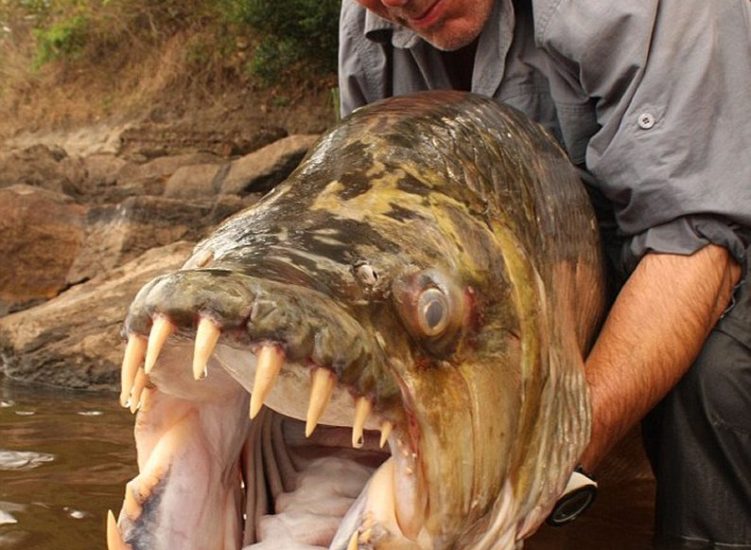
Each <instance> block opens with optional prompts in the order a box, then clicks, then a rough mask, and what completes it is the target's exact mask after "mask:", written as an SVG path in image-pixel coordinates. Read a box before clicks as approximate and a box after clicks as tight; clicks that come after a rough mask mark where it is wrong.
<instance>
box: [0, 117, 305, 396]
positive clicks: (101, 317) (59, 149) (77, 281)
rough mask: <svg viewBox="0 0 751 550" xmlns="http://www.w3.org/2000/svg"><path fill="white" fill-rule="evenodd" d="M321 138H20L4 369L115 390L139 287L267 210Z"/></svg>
mask: <svg viewBox="0 0 751 550" xmlns="http://www.w3.org/2000/svg"><path fill="white" fill-rule="evenodd" d="M316 139H317V134H294V135H287V131H286V130H285V129H283V128H280V127H258V128H256V129H255V130H253V131H252V132H248V133H242V134H238V133H232V134H228V133H221V132H214V133H212V132H208V131H207V132H203V131H199V132H197V131H195V130H193V131H190V132H186V131H180V129H179V128H178V129H175V128H153V127H152V128H150V129H149V130H148V131H145V130H144V129H143V128H140V129H139V128H137V127H133V126H129V125H123V126H120V127H117V128H110V127H91V128H88V129H84V130H80V131H78V132H76V133H68V134H59V135H52V136H50V135H48V136H46V137H45V138H38V139H36V140H35V139H33V138H29V137H26V138H23V139H16V140H15V141H8V142H6V144H5V145H4V146H3V148H2V150H0V234H2V239H0V255H1V257H2V258H3V265H2V269H0V371H2V372H3V373H4V374H5V375H6V376H8V377H10V378H13V379H17V380H22V381H28V382H35V383H41V384H46V385H52V386H59V387H66V388H86V389H115V388H116V387H117V385H118V383H119V369H120V361H121V356H122V350H123V345H122V341H121V336H120V328H121V324H122V321H123V318H124V316H125V313H126V311H127V307H128V304H129V303H130V301H131V299H132V298H133V296H134V295H135V293H136V292H137V290H138V289H139V288H140V287H141V285H143V284H144V283H145V282H146V281H148V280H149V279H151V278H153V277H154V276H155V275H157V274H158V273H161V272H164V271H168V270H170V269H175V268H177V267H179V266H180V265H181V264H182V262H183V261H184V260H185V259H186V258H187V257H188V255H189V254H190V251H191V249H192V247H193V245H194V244H195V243H196V242H198V241H199V240H200V239H201V238H203V237H204V236H206V235H207V234H208V233H209V232H210V231H211V230H212V229H213V228H214V227H216V225H217V224H218V223H220V222H221V221H222V220H223V219H225V218H226V217H228V216H230V215H231V214H233V213H234V212H237V211H239V210H240V209H242V208H245V207H247V206H249V205H251V204H253V203H254V202H256V201H257V200H258V199H259V198H260V196H262V195H263V194H264V193H265V192H267V191H268V190H269V189H271V188H272V187H273V186H274V185H276V184H277V183H278V182H280V181H282V180H283V179H284V178H286V176H287V175H288V174H289V173H290V172H291V171H292V170H293V169H294V167H295V166H296V165H297V164H298V163H299V162H300V160H301V159H302V157H303V156H304V154H305V153H306V151H307V150H308V149H309V148H310V146H311V145H312V144H313V143H314V141H315V140H316Z"/></svg>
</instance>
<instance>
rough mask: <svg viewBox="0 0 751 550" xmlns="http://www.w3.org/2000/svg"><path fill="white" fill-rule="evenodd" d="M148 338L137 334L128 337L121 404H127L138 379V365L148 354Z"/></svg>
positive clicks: (121, 377)
mask: <svg viewBox="0 0 751 550" xmlns="http://www.w3.org/2000/svg"><path fill="white" fill-rule="evenodd" d="M146 342H147V340H146V338H144V337H143V336H139V335H137V334H131V335H130V336H129V337H128V345H126V346H125V356H124V357H123V366H122V369H121V371H120V405H122V406H123V407H126V406H127V402H128V396H129V395H130V390H131V388H133V382H134V381H135V379H136V373H137V372H138V367H140V366H141V363H142V362H143V358H144V356H145V355H146Z"/></svg>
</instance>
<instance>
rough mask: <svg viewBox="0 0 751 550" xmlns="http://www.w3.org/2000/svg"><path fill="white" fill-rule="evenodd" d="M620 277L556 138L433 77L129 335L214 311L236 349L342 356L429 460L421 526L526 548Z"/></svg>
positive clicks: (332, 136)
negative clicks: (265, 345)
mask: <svg viewBox="0 0 751 550" xmlns="http://www.w3.org/2000/svg"><path fill="white" fill-rule="evenodd" d="M603 281H604V278H603V275H602V259H601V256H600V245H599V240H598V233H597V226H596V222H595V219H594V216H593V213H592V211H591V207H590V205H589V201H588V198H587V195H586V192H585V191H584V189H583V186H582V184H581V182H580V181H579V178H578V176H577V173H576V171H575V170H574V168H573V167H572V166H571V164H570V163H569V161H568V160H567V158H566V156H565V154H564V153H563V152H562V150H561V149H560V148H559V147H558V145H557V144H556V143H555V142H554V140H553V139H552V138H551V137H550V136H549V135H548V134H547V133H546V132H545V131H544V130H543V129H542V128H541V127H539V126H537V125H535V124H532V123H530V122H529V121H528V120H527V119H526V118H525V117H524V116H523V115H521V114H520V113H518V112H516V111H514V110H513V109H510V108H507V107H502V106H499V105H498V104H496V103H494V102H493V101H491V100H488V99H484V98H481V97H478V96H474V95H471V94H463V93H458V92H429V93H424V94H418V95H415V96H406V97H397V98H391V99H389V100H386V101H383V102H379V103H377V104H373V105H370V106H367V107H365V108H362V109H359V110H358V111H356V112H355V113H353V114H352V115H351V116H350V117H348V118H347V119H346V120H345V121H344V122H343V123H342V124H340V125H339V126H337V127H336V128H334V129H333V130H332V131H331V132H329V133H328V134H326V135H325V136H324V137H322V138H321V140H320V141H319V142H318V144H317V145H316V146H315V147H314V148H313V149H312V150H311V152H310V153H309V154H308V156H307V157H306V158H305V159H304V161H303V162H302V163H301V165H300V166H299V167H298V168H297V170H296V171H295V172H294V173H293V174H292V175H291V176H290V177H289V178H288V179H287V180H286V181H285V182H284V183H282V184H280V185H279V186H277V187H276V188H275V189H274V190H273V191H272V192H271V193H269V194H268V195H267V196H265V197H264V198H263V199H262V200H261V201H260V202H259V203H257V204H256V205H254V206H253V207H251V208H250V209H248V210H245V211H243V212H241V213H239V214H237V215H235V216H234V217H232V218H230V219H229V220H227V221H226V222H225V223H224V224H223V225H222V226H221V227H220V228H219V229H218V230H217V231H216V232H215V233H214V234H213V235H212V236H211V237H209V238H208V239H207V240H205V241H203V242H202V243H200V244H199V245H198V246H197V247H196V250H195V252H194V255H193V257H192V258H191V259H190V260H189V261H188V262H187V263H186V266H185V267H184V268H183V270H181V271H178V272H176V273H171V274H167V275H165V276H163V277H160V278H158V279H156V280H154V281H152V282H151V283H149V284H148V285H147V286H146V287H144V288H143V289H142V290H141V292H140V293H139V295H138V296H137V298H136V299H135V300H134V303H133V305H132V306H131V309H130V312H129V315H128V319H127V321H126V327H125V333H126V334H128V335H141V336H142V337H146V336H147V335H148V333H149V330H150V328H151V325H152V319H153V318H154V316H155V315H164V316H166V317H168V318H169V319H170V321H171V323H172V324H173V325H174V326H175V327H176V330H177V332H176V335H177V337H178V338H190V337H192V334H193V332H194V331H195V323H196V319H197V318H198V317H199V316H202V317H208V318H210V319H212V320H213V321H214V322H215V323H216V325H217V326H218V327H220V328H221V331H222V336H221V340H220V343H221V345H225V346H228V347H234V348H247V349H250V348H252V347H254V346H257V345H259V343H262V342H275V343H278V344H279V345H281V346H282V347H283V348H284V352H285V354H286V358H287V359H288V360H290V361H294V362H295V363H298V364H308V365H311V368H313V367H325V368H327V369H330V370H331V372H333V373H334V374H335V376H336V379H337V385H338V386H339V387H343V388H346V389H347V390H348V391H349V392H350V393H351V394H352V395H353V396H355V397H357V396H365V397H366V398H367V399H369V400H370V402H372V407H373V413H374V414H375V415H377V416H378V417H379V418H380V419H381V420H383V421H389V422H391V423H393V425H394V426H395V428H394V433H395V434H397V435H396V436H392V437H396V438H397V439H399V441H402V442H404V443H405V445H406V446H407V447H408V449H409V452H410V453H411V455H412V460H411V461H410V462H409V466H405V465H401V466H397V468H399V467H401V468H407V467H409V468H415V469H416V470H417V471H415V472H411V475H414V476H416V479H417V484H416V486H418V487H420V490H421V493H422V494H421V495H419V496H418V497H416V498H415V502H416V503H417V504H418V505H419V506H421V507H423V508H424V510H423V511H421V514H424V517H420V518H418V519H419V529H418V530H419V532H421V533H422V534H423V535H422V538H421V539H420V540H429V541H430V542H429V546H428V547H430V548H454V547H457V548H469V549H481V548H502V547H506V546H499V544H501V543H499V542H498V541H499V540H503V541H506V543H504V544H508V545H511V546H509V547H512V546H513V545H515V544H520V543H519V542H517V540H520V539H521V538H522V537H524V536H527V535H528V534H529V533H531V532H532V531H533V530H534V529H535V528H536V527H537V525H539V523H540V522H541V521H542V520H543V519H544V517H545V516H546V515H547V512H548V511H549V509H550V507H551V506H552V504H553V503H554V501H555V497H556V495H557V494H559V492H560V491H561V489H562V488H563V485H565V482H566V480H567V478H568V475H569V472H570V471H571V469H572V467H573V465H574V464H575V463H576V460H577V458H578V456H579V455H580V453H581V451H582V450H583V448H584V446H585V445H586V442H587V440H588V437H589V430H590V418H589V414H590V412H589V403H588V397H587V392H586V387H585V384H584V379H583V356H584V354H585V353H586V351H587V350H588V347H589V346H590V344H591V341H592V339H593V336H594V334H595V331H596V329H597V327H598V324H599V322H600V319H601V315H602V311H603V307H604V286H603ZM428 291H429V292H428ZM430 292H436V293H438V294H439V295H440V300H439V302H440V305H435V306H434V304H433V302H430V301H429V300H430V298H429V297H430ZM425 296H428V298H425ZM420 300H428V301H427V302H424V303H425V304H427V305H420V304H423V302H420ZM432 307H435V308H438V309H437V310H435V311H434V313H431V311H432V310H430V309H429V308H432ZM420 308H423V309H420ZM441 308H443V309H441ZM430 315H434V316H437V317H436V318H435V319H434V318H431V317H430ZM434 321H435V323H434ZM426 323H427V325H430V326H427V327H426ZM439 325H440V326H439ZM436 326H438V328H440V330H438V329H436ZM434 329H435V330H434ZM139 414H140V413H139ZM392 450H393V449H392ZM415 521H416V522H417V521H418V520H415ZM136 528H137V526H136ZM126 542H127V540H126ZM423 546H424V544H423ZM372 547H374V548H379V547H382V548H385V547H387V546H386V545H383V546H379V545H378V544H377V541H376V543H374V544H373V545H372Z"/></svg>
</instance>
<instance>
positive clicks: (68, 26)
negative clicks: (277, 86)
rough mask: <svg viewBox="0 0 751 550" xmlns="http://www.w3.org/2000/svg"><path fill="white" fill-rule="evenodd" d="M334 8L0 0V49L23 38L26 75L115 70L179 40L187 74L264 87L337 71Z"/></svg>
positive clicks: (287, 1)
mask: <svg viewBox="0 0 751 550" xmlns="http://www.w3.org/2000/svg"><path fill="white" fill-rule="evenodd" d="M339 5H340V0H185V1H180V0H161V1H157V0H16V1H12V0H0V29H1V30H2V32H0V45H2V43H3V42H6V41H7V40H8V39H9V38H10V39H11V40H14V39H15V40H18V39H19V37H20V38H23V37H24V36H26V37H28V38H27V40H30V41H32V42H33V48H32V55H31V58H30V59H29V64H30V69H33V70H39V69H41V68H42V67H44V66H45V65H47V64H50V63H53V62H55V63H63V64H67V65H69V66H75V65H92V64H96V63H98V62H100V61H101V60H104V59H106V60H107V62H109V63H112V62H114V63H117V61H118V58H120V57H122V56H123V55H124V54H125V53H127V54H129V55H131V56H132V55H133V53H134V52H136V51H144V52H146V51H148V50H153V49H154V48H158V47H160V46H162V45H164V44H165V43H166V42H167V41H169V40H170V39H175V37H179V36H180V35H184V36H185V37H188V38H185V44H184V46H185V48H184V49H183V51H182V54H181V55H182V56H183V59H182V62H183V63H184V64H186V65H187V66H188V67H189V68H190V67H193V68H200V69H201V70H203V71H207V72H212V71H213V72H216V71H220V72H221V71H224V72H226V71H227V70H230V71H236V72H237V73H238V74H240V75H242V74H246V75H251V76H254V77H257V78H260V79H262V80H263V81H264V82H265V83H267V84H269V83H274V82H276V81H277V80H278V79H280V78H281V77H284V76H285V75H286V74H290V72H291V71H295V72H299V71H301V70H307V71H309V72H310V73H311V74H316V73H320V72H321V71H328V72H333V71H335V67H336V44H337V30H336V27H337V21H338V17H339ZM6 46H7V44H6ZM2 54H3V52H1V51H0V65H2V63H3V61H2V57H3V55H2ZM2 70H3V68H2V67H1V66H0V71H2Z"/></svg>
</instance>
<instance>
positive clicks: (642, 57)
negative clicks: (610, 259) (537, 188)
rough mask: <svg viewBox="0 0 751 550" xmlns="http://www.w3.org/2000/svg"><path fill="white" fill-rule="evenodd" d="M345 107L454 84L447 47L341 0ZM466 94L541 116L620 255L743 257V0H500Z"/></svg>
mask: <svg viewBox="0 0 751 550" xmlns="http://www.w3.org/2000/svg"><path fill="white" fill-rule="evenodd" d="M339 86H340V94H341V102H342V103H341V105H342V114H343V115H346V114H348V113H349V112H351V111H352V110H353V109H355V108H356V107H358V106H361V105H364V104H366V103H370V102H372V101H376V100H378V99H382V98H384V97H388V96H391V95H401V94H408V93H412V92H416V91H420V90H429V89H446V88H451V83H450V80H449V76H448V73H447V71H446V68H445V65H444V62H443V58H442V56H441V53H440V52H439V51H438V50H436V49H435V48H433V47H432V46H431V45H430V44H428V43H427V42H425V41H424V40H422V39H421V38H420V37H419V36H417V35H416V34H415V33H413V32H412V31H410V30H409V29H405V28H402V27H400V26H398V25H394V24H392V23H390V22H388V21H386V20H384V19H382V18H379V17H378V16H376V15H374V14H372V13H370V12H367V11H366V10H365V9H364V8H362V7H361V6H359V5H358V4H356V3H355V2H354V0H344V2H343V5H342V15H341V24H340V60H339ZM472 91H473V92H475V93H479V94H482V95H485V96H489V97H493V98H495V99H497V100H498V101H502V102H504V103H507V104H510V105H512V106H513V107H516V108H517V109H520V110H521V111H523V112H524V113H526V114H527V115H528V116H529V117H531V118H532V119H534V120H536V121H538V122H540V123H541V124H543V125H544V126H545V127H547V128H548V129H549V130H550V131H551V132H552V133H553V135H555V136H556V137H557V138H558V140H559V141H560V142H561V144H562V145H563V146H564V147H565V149H566V150H567V152H568V154H569V156H570V158H571V160H572V162H573V163H574V164H576V165H577V166H580V167H581V168H583V169H584V170H585V171H586V175H587V177H585V178H584V179H585V180H587V182H588V183H589V184H590V185H592V186H594V187H595V188H596V189H597V190H598V191H599V193H600V194H601V196H603V197H604V198H605V199H606V203H608V204H609V205H610V206H612V209H613V213H614V219H615V222H616V223H617V234H618V235H619V237H620V238H623V239H624V246H623V250H622V257H621V260H622V262H623V264H622V265H623V266H624V267H625V268H626V269H627V270H630V269H632V268H633V267H634V266H635V265H636V262H637V261H638V259H639V258H640V257H641V256H642V255H643V254H645V253H646V252H648V251H650V250H653V251H657V252H669V253H678V254H690V253H692V252H694V251H696V250H698V249H699V248H701V247H703V246H704V245H706V244H708V243H710V242H712V243H717V244H720V245H723V246H725V247H727V248H728V249H729V250H730V251H731V253H732V254H733V255H734V256H735V257H736V258H737V259H738V260H739V261H742V260H743V259H744V253H745V248H746V246H747V243H746V242H745V238H746V237H745V235H746V234H747V231H748V228H749V227H751V2H749V0H718V1H715V2H707V1H706V0H632V1H629V2H606V1H603V0H576V1H574V0H518V1H517V0H513V1H512V0H497V1H496V3H495V6H494V8H493V14H492V16H491V18H490V19H489V21H488V23H487V24H486V26H485V27H484V29H483V31H482V33H481V34H480V36H479V38H478V43H477V52H476V55H475V61H474V67H473V72H472Z"/></svg>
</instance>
